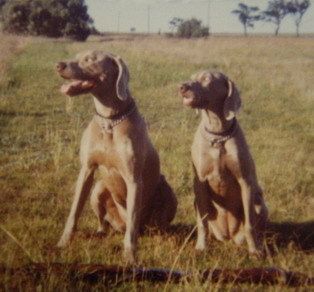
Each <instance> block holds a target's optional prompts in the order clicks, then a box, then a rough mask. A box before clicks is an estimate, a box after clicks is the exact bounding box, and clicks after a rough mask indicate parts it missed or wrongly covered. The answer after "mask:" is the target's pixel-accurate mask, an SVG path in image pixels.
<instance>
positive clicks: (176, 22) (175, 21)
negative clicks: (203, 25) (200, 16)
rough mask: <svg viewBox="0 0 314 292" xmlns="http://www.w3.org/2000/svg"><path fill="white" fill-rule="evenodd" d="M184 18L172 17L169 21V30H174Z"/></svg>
mask: <svg viewBox="0 0 314 292" xmlns="http://www.w3.org/2000/svg"><path fill="white" fill-rule="evenodd" d="M183 21H184V20H183V19H182V18H179V17H173V18H172V19H171V20H170V21H169V26H170V29H171V31H172V32H173V31H174V30H176V29H177V28H178V27H179V25H181V24H182V22H183Z"/></svg>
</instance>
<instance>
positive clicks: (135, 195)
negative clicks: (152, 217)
mask: <svg viewBox="0 0 314 292" xmlns="http://www.w3.org/2000/svg"><path fill="white" fill-rule="evenodd" d="M142 191H143V182H142V179H141V178H140V179H139V178H138V179H136V180H135V179H131V180H128V181H127V202H126V204H127V206H126V207H127V221H126V232H125V236H124V256H125V259H126V261H127V262H129V263H131V264H133V263H135V261H136V247H137V238H138V234H139V228H140V226H139V225H140V217H141V211H142Z"/></svg>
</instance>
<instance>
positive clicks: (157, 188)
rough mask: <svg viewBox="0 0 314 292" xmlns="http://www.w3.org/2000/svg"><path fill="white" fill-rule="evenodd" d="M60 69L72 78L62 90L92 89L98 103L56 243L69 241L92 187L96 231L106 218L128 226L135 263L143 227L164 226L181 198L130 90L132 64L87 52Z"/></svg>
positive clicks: (127, 246)
mask: <svg viewBox="0 0 314 292" xmlns="http://www.w3.org/2000/svg"><path fill="white" fill-rule="evenodd" d="M56 69H57V72H58V73H59V75H60V76H61V77H62V78H64V79H66V80H69V82H68V83H66V84H64V85H63V86H62V87H61V91H62V92H63V93H64V94H66V95H68V96H76V95H80V94H86V93H91V94H92V95H93V100H94V104H95V115H94V117H93V118H92V120H91V122H90V123H89V125H88V127H87V128H86V129H85V131H84V133H83V137H82V141H81V148H80V160H81V170H80V173H79V176H78V179H77V183H76V188H75V195H74V199H73V203H72V207H71V210H70V214H69V216H68V219H67V222H66V224H65V228H64V231H63V234H62V236H61V238H60V240H59V243H58V246H59V247H63V246H66V245H67V244H68V243H69V242H70V240H71V238H72V237H73V234H74V231H75V230H76V227H77V223H78V219H79V217H80V215H81V212H82V209H83V207H84V204H85V201H86V199H87V197H88V195H89V194H90V193H91V205H92V208H93V210H94V212H95V214H96V216H97V218H98V223H99V228H98V231H99V232H104V230H105V222H107V223H109V224H110V225H111V226H112V227H113V228H114V229H115V230H118V231H121V232H123V231H125V237H124V254H125V257H126V260H127V261H128V262H130V263H134V262H135V256H136V247H137V239H138V234H139V232H140V231H141V230H142V229H143V228H144V227H145V226H147V225H148V226H157V227H159V228H160V229H166V228H167V227H168V226H169V224H170V222H171V220H172V219H173V218H174V216H175V213H176V209H177V199H176V197H175V195H174V193H173V192H172V189H171V187H170V186H169V184H168V183H167V181H166V179H165V177H164V176H163V175H162V174H161V173H160V163H159V157H158V154H157V151H156V150H155V148H154V147H153V145H152V143H151V141H150V139H149V136H148V133H147V129H146V124H145V122H144V120H143V118H142V116H141V115H140V113H139V112H138V109H137V106H136V104H135V101H134V99H133V96H132V95H131V93H130V90H129V70H128V68H127V66H126V64H125V63H124V61H123V60H122V59H121V58H120V57H119V56H115V55H112V54H108V53H105V52H102V51H88V52H83V53H81V54H79V55H78V56H77V58H76V59H75V60H72V61H67V62H59V63H58V64H57V66H56ZM96 171H97V172H98V175H97V176H96V175H95V173H96ZM94 182H95V186H94V188H93V189H92V186H93V183H94Z"/></svg>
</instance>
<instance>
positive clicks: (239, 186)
mask: <svg viewBox="0 0 314 292" xmlns="http://www.w3.org/2000/svg"><path fill="white" fill-rule="evenodd" d="M180 93H181V95H182V97H183V104H184V105H186V106H189V107H191V108H196V109H200V110H201V114H202V119H201V123H200V124H199V126H198V129H197V131H196V134H195V137H194V142H193V145H192V160H193V166H194V171H195V178H194V192H195V196H196V198H195V207H196V213H197V230H198V236H197V244H196V249H197V250H204V249H205V245H206V237H207V235H208V234H209V235H213V236H215V238H216V239H218V240H221V241H223V240H226V239H232V240H233V241H234V242H235V243H236V244H237V245H240V244H241V243H242V242H243V241H244V239H246V241H247V244H248V248H249V252H250V253H251V254H255V255H258V256H260V255H262V234H263V231H264V228H265V224H266V220H267V214H268V212H267V208H266V206H265V203H264V200H263V196H262V191H261V188H260V187H259V185H258V183H257V178H256V172H255V165H254V161H253V159H252V157H251V154H250V151H249V148H248V145H247V143H246V141H245V138H244V134H243V132H242V130H241V128H240V126H239V123H238V121H237V120H236V118H235V115H236V112H237V111H238V110H239V109H240V106H241V100H240V96H239V93H238V90H237V89H236V87H235V85H234V83H233V82H232V81H231V80H230V79H228V78H227V77H226V76H224V75H223V74H221V73H210V72H208V71H204V72H200V73H198V74H195V75H193V76H192V81H189V82H186V83H183V84H182V85H181V87H180Z"/></svg>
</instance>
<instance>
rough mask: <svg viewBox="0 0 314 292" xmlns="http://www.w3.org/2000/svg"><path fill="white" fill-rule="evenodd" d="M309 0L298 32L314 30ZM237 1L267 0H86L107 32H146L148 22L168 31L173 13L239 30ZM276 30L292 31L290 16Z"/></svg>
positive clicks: (262, 3)
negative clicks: (234, 11)
mask: <svg viewBox="0 0 314 292" xmlns="http://www.w3.org/2000/svg"><path fill="white" fill-rule="evenodd" d="M310 1H311V2H312V3H311V4H312V5H311V6H310V8H309V9H308V11H307V12H306V14H305V15H304V18H303V22H302V24H301V32H305V33H314V3H313V2H314V0H310ZM239 2H242V3H246V4H248V5H251V6H258V7H259V8H260V9H262V10H263V9H265V8H266V7H267V3H268V0H242V1H236V0H86V3H87V5H88V9H89V13H90V15H91V16H92V18H93V19H94V21H95V26H96V28H97V29H98V30H100V31H110V32H115V31H120V32H129V31H130V29H131V28H132V27H134V28H135V29H136V31H137V32H147V31H148V26H149V30H150V32H158V31H159V30H160V31H161V32H166V31H169V21H170V20H171V19H172V17H174V16H176V17H181V18H184V19H187V18H191V17H196V18H198V19H201V20H202V21H203V23H204V24H206V25H207V23H208V19H209V24H210V29H211V31H212V32H214V33H220V32H223V33H224V32H228V33H240V32H242V25H241V23H240V22H239V20H238V18H237V16H236V15H234V14H231V13H230V12H231V11H232V10H233V9H236V8H237V5H238V3H239ZM209 3H210V5H209ZM208 5H209V9H208ZM148 15H150V17H149V19H150V20H149V21H148ZM208 15H209V17H208ZM148 23H149V25H148ZM273 31H274V25H273V24H271V23H265V22H259V23H257V24H256V26H255V29H254V32H259V33H272V32H273ZM280 31H281V32H284V33H294V32H295V25H294V22H293V19H292V17H291V16H287V17H286V19H284V21H283V23H282V27H281V30H280Z"/></svg>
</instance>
